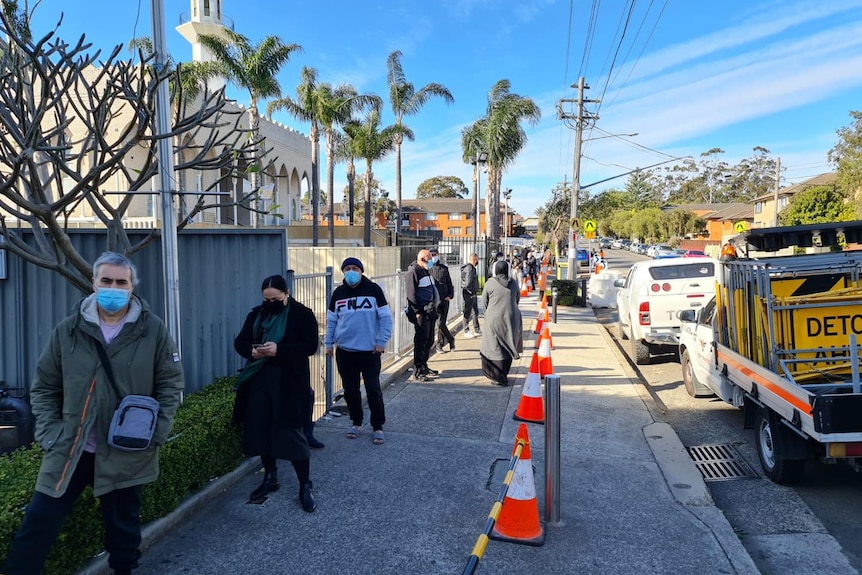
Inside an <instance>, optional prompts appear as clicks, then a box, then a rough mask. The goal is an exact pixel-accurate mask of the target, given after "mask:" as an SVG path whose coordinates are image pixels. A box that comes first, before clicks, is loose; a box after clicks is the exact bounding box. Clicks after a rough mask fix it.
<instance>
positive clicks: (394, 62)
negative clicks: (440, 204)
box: [386, 50, 455, 234]
mask: <svg viewBox="0 0 862 575" xmlns="http://www.w3.org/2000/svg"><path fill="white" fill-rule="evenodd" d="M401 55H402V54H401V52H400V51H399V50H395V51H394V52H392V53H391V54H389V58H387V59H386V67H387V69H388V70H389V73H388V75H387V82H388V84H389V103H390V104H391V106H392V113H393V114H395V125H396V126H397V127H398V128H399V129H401V128H405V127H406V126H405V125H404V116H413V115H415V114H417V113H418V112H419V110H421V109H422V106H424V105H425V104H426V103H427V102H428V100H430V99H431V98H432V97H434V96H438V97H440V98H443V100H444V101H445V102H446V103H447V104H451V103H452V102H454V101H455V99H454V98H453V97H452V93H451V92H449V89H448V88H447V87H446V86H444V85H442V84H435V83H431V84H426V85H425V86H423V87H422V88H420V89H419V90H416V89H415V88H414V87H413V84H411V83H410V82H408V81H407V79H406V78H405V76H404V70H402V68H401V60H400V58H401ZM405 137H406V132H404V131H400V132H398V133H397V134H396V135H395V199H396V202H395V203H396V206H397V209H396V216H395V233H396V234H397V233H398V232H399V230H400V229H401V143H402V142H403V141H404V138H405ZM409 139H410V140H412V139H413V137H412V136H411V137H409Z"/></svg>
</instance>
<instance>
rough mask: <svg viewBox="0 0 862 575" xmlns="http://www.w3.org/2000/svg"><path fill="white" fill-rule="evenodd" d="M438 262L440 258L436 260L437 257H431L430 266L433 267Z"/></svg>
mask: <svg viewBox="0 0 862 575" xmlns="http://www.w3.org/2000/svg"><path fill="white" fill-rule="evenodd" d="M439 261H440V258H438V257H437V256H431V265H432V266H433V265H435V264H436V263H437V262H439Z"/></svg>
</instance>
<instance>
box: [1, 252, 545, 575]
mask: <svg viewBox="0 0 862 575" xmlns="http://www.w3.org/2000/svg"><path fill="white" fill-rule="evenodd" d="M525 256H526V257H524V258H523V259H522V260H520V261H518V264H517V266H516V267H517V270H520V273H524V274H534V273H536V272H535V269H534V267H535V264H534V263H532V262H535V256H534V255H533V254H532V253H530V254H525ZM517 257H519V258H520V254H518V255H517ZM512 263H513V262H510V261H507V260H506V258H504V257H503V254H502V253H498V254H496V255H495V257H494V260H493V262H492V265H491V267H490V268H489V269H490V270H491V271H492V274H493V277H492V278H489V280H488V282H487V283H486V284H485V289H484V291H483V292H482V298H483V304H484V310H485V316H484V317H485V318H484V322H485V327H486V330H485V332H484V333H483V332H482V331H481V330H480V325H479V308H478V299H479V291H480V289H479V285H480V284H479V270H478V264H479V256H478V255H477V254H476V253H472V254H470V256H469V257H468V259H467V261H466V262H464V263H463V265H461V267H460V274H459V279H460V282H459V284H460V285H459V286H458V288H460V290H461V295H462V299H463V310H462V311H463V326H464V337H466V338H474V337H482V344H481V350H480V352H479V353H480V356H481V360H482V369H483V373H484V374H485V376H486V377H488V379H490V380H491V382H492V383H494V384H496V385H508V373H509V370H510V368H511V365H512V362H513V360H514V359H518V358H519V357H520V353H522V351H523V342H522V331H521V329H522V326H521V324H522V318H521V314H520V311H519V310H518V301H519V297H520V294H519V290H518V282H517V280H516V279H514V278H513V276H512V274H513V270H512V268H513V265H512ZM341 271H342V274H343V280H342V283H341V284H340V285H338V286H337V288H336V289H335V290H334V291H333V293H332V294H331V297H330V298H329V301H328V307H327V309H326V331H325V333H326V335H325V337H324V346H325V350H326V355H328V356H330V357H334V359H335V363H336V366H337V369H338V372H339V374H340V376H341V380H342V383H343V387H344V400H345V402H346V404H347V408H348V413H349V416H350V420H351V426H350V428H349V429H348V430H347V432H346V437H347V438H348V439H357V438H358V437H359V436H360V435H361V433H362V430H363V424H364V413H363V407H362V395H361V390H360V383H362V384H364V386H365V391H366V397H367V401H368V409H369V411H370V426H371V439H372V443H373V444H374V445H383V444H384V441H385V439H384V435H383V425H384V424H385V422H386V415H385V406H384V401H383V393H382V390H381V386H380V371H381V356H382V354H383V352H384V350H385V348H386V345H387V343H388V341H389V339H390V337H391V335H392V330H393V319H392V313H391V310H390V307H389V304H388V301H387V298H386V295H385V293H384V291H383V289H382V288H381V287H380V286H379V285H378V284H376V283H374V282H373V281H371V280H370V279H369V278H367V277H366V276H365V275H364V272H365V268H364V265H363V263H362V262H361V261H360V260H359V259H358V258H355V257H349V258H347V259H345V260H344V261H343V262H342V265H341ZM515 273H519V272H518V271H516V272H515ZM93 278H94V279H93V293H92V294H91V295H89V296H87V297H86V298H84V299H83V300H82V301H81V302H80V303H79V305H78V306H77V308H76V311H75V312H74V313H73V314H72V315H70V316H69V317H67V318H66V319H64V320H63V321H62V322H60V323H59V324H58V325H57V326H56V328H55V329H54V332H53V333H52V335H51V337H50V340H49V342H48V345H47V346H46V347H45V350H44V351H43V352H42V355H41V356H40V358H39V364H38V370H37V373H38V376H37V378H36V381H34V382H33V384H32V386H31V389H30V397H31V403H32V411H33V414H34V417H35V435H36V441H37V442H38V443H39V445H40V446H41V447H42V449H43V450H44V452H45V453H44V456H43V461H42V466H41V469H40V472H39V475H38V478H37V482H36V489H35V493H34V495H33V497H32V499H31V502H30V504H29V505H28V507H27V510H26V513H25V516H24V520H23V522H22V525H21V527H20V528H19V530H18V532H17V533H16V536H15V538H14V540H13V542H12V546H11V549H10V552H9V555H8V556H7V558H6V560H5V562H4V564H3V566H2V568H0V572H2V573H4V574H6V575H37V574H38V573H40V572H41V571H42V568H43V566H44V564H45V562H46V560H47V557H48V554H49V552H50V550H51V546H52V545H53V543H54V541H55V540H56V538H57V536H58V534H59V531H60V529H61V527H62V525H63V523H64V521H65V519H66V517H67V516H68V515H69V513H70V512H71V510H72V505H73V504H74V502H75V500H76V499H77V498H78V496H79V495H80V494H81V493H82V492H83V490H84V488H85V487H86V486H88V485H90V486H92V488H93V493H94V495H95V496H96V497H98V498H99V499H100V501H101V508H102V512H103V521H104V526H105V539H104V545H105V550H106V551H107V553H108V564H109V566H110V567H111V568H112V569H113V572H114V574H115V575H130V574H131V571H132V570H133V569H135V568H136V567H137V566H138V560H139V558H140V556H141V552H140V545H141V522H140V516H141V505H142V500H141V493H142V486H143V485H144V484H146V483H150V482H153V481H155V480H156V478H157V477H158V455H159V447H160V446H162V445H164V443H165V441H166V440H167V438H168V436H169V434H170V431H171V427H172V425H173V419H174V414H175V412H176V409H177V407H178V406H179V404H180V401H181V395H182V391H183V389H184V376H183V371H182V366H181V363H180V356H179V352H178V349H177V346H176V344H175V342H173V341H172V339H171V336H170V334H169V333H168V330H167V327H166V326H165V324H164V323H163V322H162V320H161V319H159V318H158V317H157V316H155V315H153V314H152V313H151V311H150V308H149V305H148V304H147V302H146V301H144V300H143V299H141V298H140V297H139V296H138V295H137V294H135V293H134V289H135V287H136V286H137V285H138V281H139V280H138V277H137V270H136V268H135V266H134V264H133V263H132V262H131V260H129V259H128V258H126V257H125V256H123V255H121V254H117V253H113V252H106V253H104V254H102V256H100V257H99V258H98V259H97V260H96V262H95V264H94V266H93ZM455 289H456V288H455V286H454V284H453V281H452V278H451V276H450V273H449V269H448V267H447V266H446V265H445V264H443V263H442V262H441V261H440V258H439V252H438V251H437V250H436V249H433V248H432V249H423V250H420V251H419V252H418V254H417V257H416V261H415V262H414V263H413V264H412V265H411V266H410V268H409V269H408V273H407V274H406V286H405V291H406V295H407V307H406V308H405V313H406V315H407V319H408V320H409V321H410V323H412V324H413V326H414V339H413V343H414V349H413V377H414V379H415V380H417V381H420V382H429V381H432V378H435V377H437V376H439V371H437V370H434V369H431V368H430V367H429V365H428V361H429V356H430V352H431V350H432V348H433V347H435V332H436V349H437V351H438V352H441V353H448V352H450V351H454V350H455V337H454V336H453V335H452V333H451V332H450V331H449V329H448V325H447V319H448V314H449V305H450V302H451V301H452V300H453V298H454V296H455ZM260 290H261V291H260V295H261V302H260V303H259V304H258V305H256V306H254V307H253V308H252V309H251V311H249V313H248V314H247V316H246V318H245V321H244V322H243V325H242V327H241V329H240V331H239V334H238V335H237V336H236V338H235V341H234V348H235V350H236V352H237V353H238V354H239V355H240V356H241V357H242V358H244V359H245V362H246V363H245V365H244V367H243V368H242V369H241V370H240V372H239V374H238V376H237V382H236V396H235V402H234V410H233V418H232V421H233V423H234V424H236V425H238V426H240V427H241V429H242V449H243V452H244V453H245V455H247V456H255V457H259V458H260V463H261V467H262V468H263V478H262V481H261V483H260V485H258V486H257V487H256V488H255V489H254V490H253V491H252V492H251V494H250V495H249V500H248V502H249V503H262V502H263V501H265V500H266V499H267V497H268V496H269V495H270V494H272V493H274V492H276V491H278V490H279V489H280V487H281V484H280V481H279V477H278V460H279V459H284V460H288V461H290V463H291V465H292V467H293V469H294V472H295V475H296V479H297V487H298V489H297V492H296V493H298V495H297V500H298V502H299V505H300V507H301V508H302V509H303V510H304V511H305V512H308V513H312V512H314V511H315V510H316V509H317V501H316V500H315V497H314V490H313V483H312V480H311V454H310V449H311V448H318V449H319V448H323V447H324V445H323V443H321V442H320V441H318V440H317V439H316V438H315V437H314V435H313V430H314V424H313V422H312V411H313V405H314V394H313V390H312V386H311V371H310V367H309V358H310V357H311V356H313V355H314V354H315V353H316V352H317V348H318V338H319V326H318V323H317V320H316V318H315V314H314V312H313V311H312V310H311V309H310V308H308V307H307V306H305V305H303V304H302V303H301V302H298V301H297V300H295V299H294V298H293V297H292V296H291V294H290V292H289V289H288V286H287V282H286V280H285V279H284V277H283V276H281V275H272V276H269V277H267V278H265V279H264V280H263V282H262V284H261V286H260ZM93 374H95V376H93ZM134 394H138V395H139V396H146V397H149V398H151V399H154V400H155V403H157V406H156V407H155V408H154V410H155V413H157V419H156V423H155V425H154V426H152V431H151V432H150V433H151V436H150V437H148V438H147V440H146V443H145V445H144V446H143V447H142V448H136V449H118V448H117V447H116V446H115V445H114V444H113V443H111V442H110V441H109V427H111V425H112V420H113V419H114V416H115V414H114V410H115V408H116V406H117V405H118V403H119V402H120V400H121V399H123V398H124V397H127V396H130V395H134Z"/></svg>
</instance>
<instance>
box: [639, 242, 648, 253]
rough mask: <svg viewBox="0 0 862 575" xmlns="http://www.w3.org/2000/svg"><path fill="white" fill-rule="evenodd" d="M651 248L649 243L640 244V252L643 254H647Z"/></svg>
mask: <svg viewBox="0 0 862 575" xmlns="http://www.w3.org/2000/svg"><path fill="white" fill-rule="evenodd" d="M648 249H649V244H641V245H639V246H638V253H639V254H640V255H642V256H645V255H647V250H648Z"/></svg>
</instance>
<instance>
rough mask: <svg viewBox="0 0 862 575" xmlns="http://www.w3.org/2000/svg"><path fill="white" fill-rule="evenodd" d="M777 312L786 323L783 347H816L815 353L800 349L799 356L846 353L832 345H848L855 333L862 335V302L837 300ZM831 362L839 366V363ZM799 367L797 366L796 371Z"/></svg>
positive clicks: (838, 346) (831, 355)
mask: <svg viewBox="0 0 862 575" xmlns="http://www.w3.org/2000/svg"><path fill="white" fill-rule="evenodd" d="M856 301H859V300H858V299H857V300H856ZM778 313H779V314H780V316H781V320H782V321H781V322H780V323H781V324H783V329H782V330H780V331H782V332H783V335H784V338H782V339H784V342H782V344H783V345H782V347H784V348H785V349H788V350H789V349H796V350H803V349H804V350H816V351H815V352H813V353H810V352H809V353H801V352H797V353H796V354H795V356H796V358H797V359H815V358H820V357H843V356H845V355H846V349H845V350H844V351H838V350H834V351H833V349H832V348H841V347H844V348H846V347H847V345H848V343H849V339H850V336H851V335H853V334H856V336H857V337H862V305H860V304H857V305H841V304H839V303H837V302H836V303H835V305H834V306H829V307H798V308H796V309H791V310H783V311H781V312H778ZM779 337H780V336H779ZM776 344H779V342H776ZM787 344H789V345H787ZM848 359H849V358H848ZM829 365H832V366H835V367H837V365H836V364H832V363H830V364H829ZM801 367H802V366H798V368H801ZM796 369H797V368H794V371H796Z"/></svg>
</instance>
